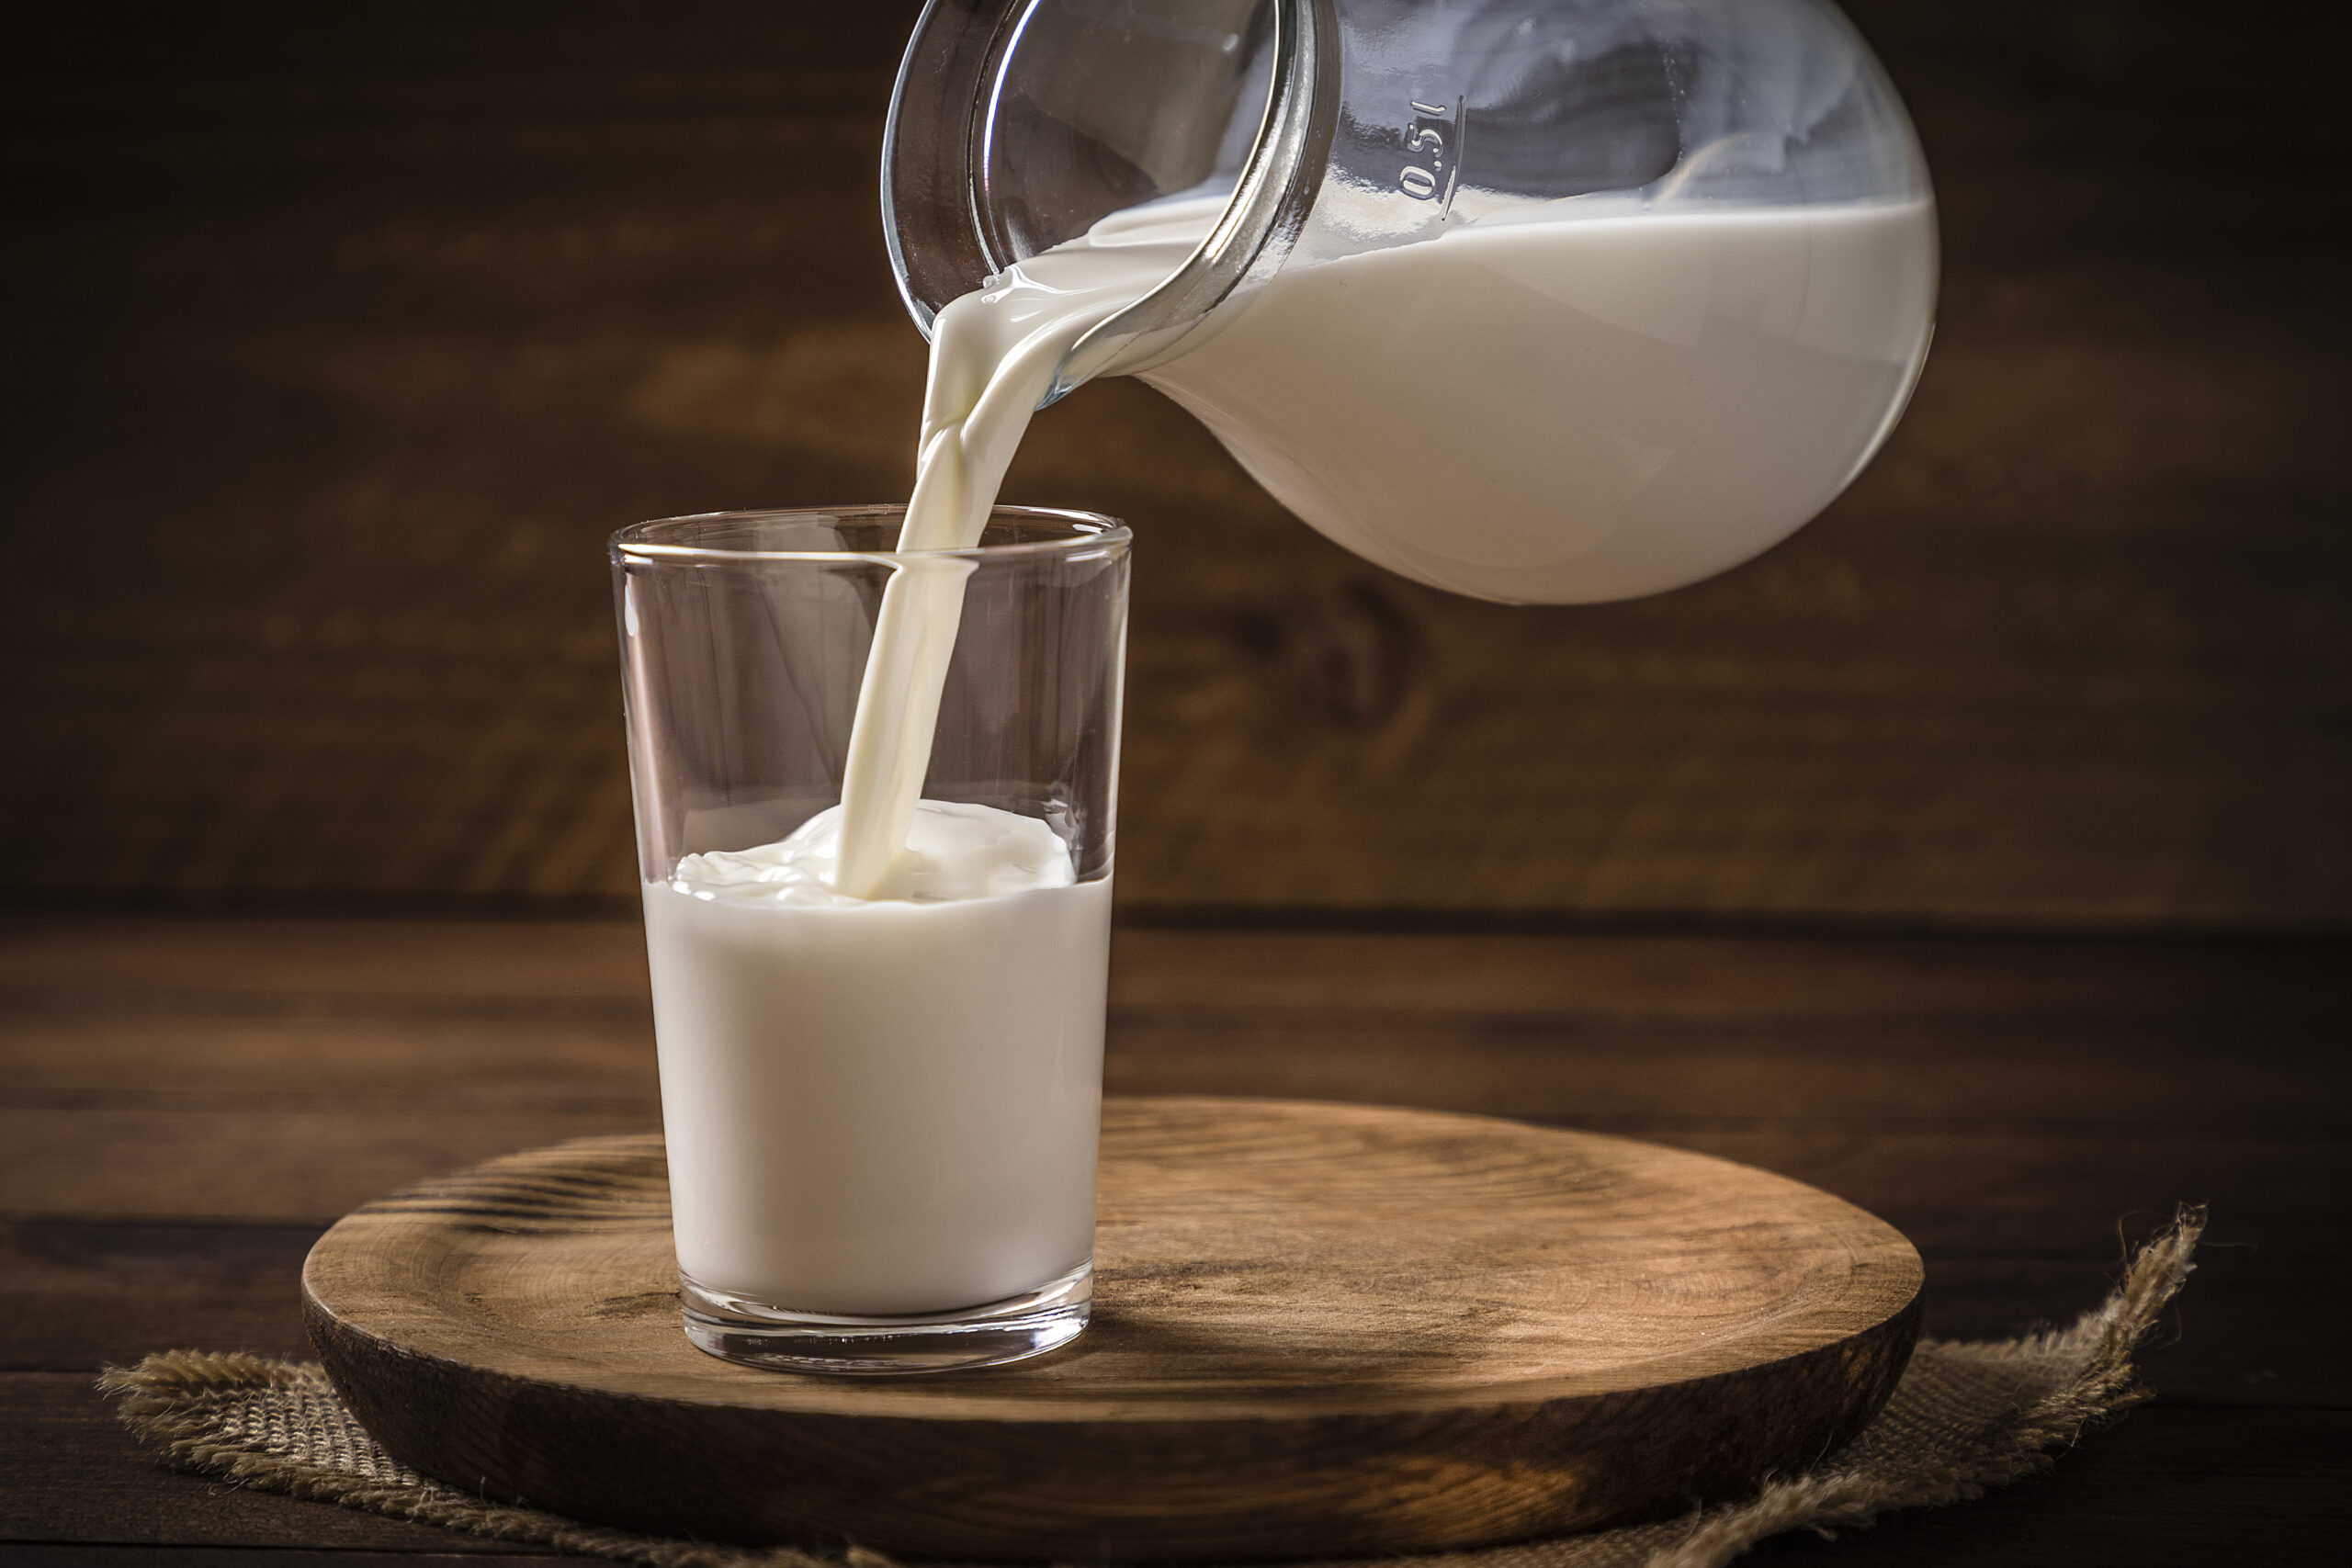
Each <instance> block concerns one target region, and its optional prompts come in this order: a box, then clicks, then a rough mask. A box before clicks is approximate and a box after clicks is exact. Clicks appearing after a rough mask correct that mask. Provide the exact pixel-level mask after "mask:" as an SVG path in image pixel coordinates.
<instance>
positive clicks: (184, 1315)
mask: <svg viewBox="0 0 2352 1568" xmlns="http://www.w3.org/2000/svg"><path fill="white" fill-rule="evenodd" d="M321 1230H322V1227H321V1226H318V1225H305V1224H293V1225H267V1224H262V1225H239V1224H195V1225H190V1224H153V1223H150V1224H82V1223H77V1222H74V1221H53V1220H52V1221H29V1222H26V1221H19V1222H11V1223H4V1224H0V1371H56V1372H63V1371H79V1372H88V1373H95V1372H96V1371H97V1369H98V1368H100V1367H102V1366H106V1365H108V1364H128V1363H129V1362H131V1361H135V1360H137V1359H140V1358H141V1357H142V1356H145V1355H148V1354H150V1353H151V1352H153V1351H157V1350H168V1349H174V1348H187V1349H203V1350H245V1351H250V1352H252V1353H253V1354H254V1355H258V1356H277V1357H290V1358H295V1359H308V1357H309V1356H310V1354H311V1349H310V1342H309V1340H308V1339H307V1338H306V1337H304V1335H303V1332H302V1323H301V1271H302V1258H303V1257H304V1256H305V1255H306V1254H307V1253H308V1252H309V1251H310V1249H311V1243H313V1242H315V1241H316V1240H317V1239H318V1238H319V1235H320V1232H321Z"/></svg>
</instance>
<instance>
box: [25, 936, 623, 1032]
mask: <svg viewBox="0 0 2352 1568" xmlns="http://www.w3.org/2000/svg"><path fill="white" fill-rule="evenodd" d="M0 992H13V993H16V994H17V997H18V1003H17V1005H18V1006H19V1007H32V1006H40V1007H42V1008H45V1009H52V1010H54V1009H68V1008H74V1007H80V1008H95V1009H96V1010H106V1008H107V1006H109V1005H112V1006H115V1007H124V1006H130V1005H133V1004H132V1002H131V998H134V997H137V996H141V995H143V994H147V993H155V992H161V993H164V994H165V996H166V997H167V998H173V999H178V1000H185V1002H186V1003H187V1004H188V1005H190V1006H191V1007H194V1006H196V1005H197V998H203V997H206V996H208V995H216V1000H215V1004H214V1005H216V1006H217V1005H234V1003H235V1001H236V1000H237V999H238V998H239V997H240V995H241V994H243V996H246V997H252V996H254V995H255V994H258V993H277V994H283V995H284V996H286V997H288V998H290V999H291V1002H292V1003H293V1004H294V1005H298V1006H299V1004H300V1001H301V1000H302V999H304V998H314V997H322V996H329V995H334V996H356V997H366V998H434V999H435V1000H436V1001H439V1002H442V1003H445V1004H447V1003H451V1002H459V1001H462V1000H464V999H466V998H548V1000H549V1001H550V1002H554V1001H558V1000H560V1001H562V1002H564V1003H567V1004H570V1005H571V1006H573V1007H575V1008H577V1007H579V1006H580V1005H581V1004H582V1003H584V1002H595V1001H610V1002H616V1003H620V1004H624V1006H623V1008H622V1009H621V1010H624V1011H625V1010H627V1006H626V1004H631V1003H638V1004H641V1003H642V1002H643V1001H644V998H645V996H646V978H645V933H644V928H643V926H642V925H640V924H639V922H638V921H637V920H635V919H573V920H465V919H405V920H387V919H351V920H319V919H307V920H298V919H125V918H118V917H107V918H99V919H90V918H87V917H85V918H80V919H73V918H58V917H51V918H46V919H42V918H35V917H29V916H24V915H17V916H15V917H13V918H10V919H6V920H0ZM60 993H62V996H61V995H60ZM218 993H229V997H228V998H217V994H218ZM247 1005H248V1006H251V1005H254V1004H253V1003H252V1002H250V1001H249V1002H248V1003H247Z"/></svg>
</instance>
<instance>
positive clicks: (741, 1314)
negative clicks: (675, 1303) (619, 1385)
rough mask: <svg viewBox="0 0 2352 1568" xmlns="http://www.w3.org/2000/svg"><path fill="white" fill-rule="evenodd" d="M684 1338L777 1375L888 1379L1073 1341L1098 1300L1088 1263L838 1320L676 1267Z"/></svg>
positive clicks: (995, 1362)
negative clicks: (1050, 1276)
mask: <svg viewBox="0 0 2352 1568" xmlns="http://www.w3.org/2000/svg"><path fill="white" fill-rule="evenodd" d="M678 1296H679V1299H680V1300H681V1301H683V1302H684V1303H685V1309H686V1337H687V1338H688V1339H691V1340H693V1341H694V1343H695V1348H696V1349H698V1350H702V1351H705V1352H707V1353H708V1354H710V1355H713V1356H717V1357H718V1358H719V1359H721V1360H725V1361H740V1362H741V1363H742V1364H743V1365H744V1366H747V1367H764V1368H767V1369H768V1370H769V1371H780V1372H831V1373H835V1374H840V1375H844V1376H849V1377H893V1376H902V1375H904V1374H907V1373H910V1372H950V1371H960V1370H961V1369H963V1368H966V1367H994V1366H1001V1365H1002V1364H1003V1363H1004V1362H1006V1361H1019V1360H1023V1359H1027V1358H1028V1357H1031V1356H1042V1355H1044V1354H1045V1353H1046V1351H1048V1350H1051V1349H1054V1348H1057V1346H1062V1345H1067V1344H1069V1342H1070V1341H1071V1340H1073V1339H1075V1338H1077V1337H1079V1334H1080V1331H1082V1330H1083V1329H1084V1328H1085V1327H1086V1319H1087V1314H1089V1313H1090V1312H1091V1310H1092V1307H1093V1300H1094V1264H1093V1261H1092V1260H1091V1259H1089V1260H1088V1261H1086V1262H1084V1263H1081V1264H1080V1265H1079V1266H1078V1267H1077V1268H1075V1269H1071V1270H1070V1271H1069V1273H1067V1274H1065V1275H1063V1276H1062V1277H1061V1278H1060V1279H1058V1280H1051V1281H1049V1282H1047V1283H1046V1284H1045V1285H1042V1286H1040V1287H1039V1288H1037V1289H1036V1290H1034V1291H1031V1292H1027V1293H1026V1294H1023V1295H1018V1296H1010V1297H1007V1298H1006V1299H1005V1300H1003V1301H1001V1302H990V1303H988V1304H987V1305H986V1306H977V1307H967V1308H965V1309H963V1310H962V1311H960V1312H950V1313H929V1314H916V1315H910V1316H907V1317H839V1316H830V1315H825V1314H817V1313H806V1312H787V1311H786V1310H785V1309H784V1308H782V1307H775V1306H769V1305H766V1304H765V1303H760V1302H753V1301H746V1300H744V1299H743V1298H742V1297H741V1296H732V1295H729V1294H727V1293H726V1292H723V1291H713V1290H710V1289H708V1288H707V1287H705V1286H703V1285H700V1284H697V1283H696V1282H695V1280H692V1279H691V1278H689V1277H687V1276H685V1275H684V1274H681V1275H680V1276H679V1278H678Z"/></svg>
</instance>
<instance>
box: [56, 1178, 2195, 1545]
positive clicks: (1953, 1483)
mask: <svg viewBox="0 0 2352 1568" xmlns="http://www.w3.org/2000/svg"><path fill="white" fill-rule="evenodd" d="M2203 1228H2204V1215H2203V1213H2202V1212H2201V1211H2198V1210H2190V1209H2184V1210H2182V1211H2181V1213H2180V1214H2179V1216H2178V1218H2177V1220H2176V1221H2175V1223H2174V1224H2173V1225H2172V1227H2171V1228H2170V1229H2168V1230H2166V1231H2165V1232H2164V1233H2163V1234H2162V1235H2158V1236H2157V1237H2156V1238H2155V1239H2154V1240H2153V1241H2151V1242H2150V1243H2148V1245H2147V1246H2146V1247H2143V1248H2142V1249H2141V1250H2140V1251H2139V1253H2138V1254H2137V1255H2136V1256H2135V1257H2133V1258H2131V1262H2130V1263H2129V1265H2128V1266H2127V1267H2126V1269H2125V1270H2124V1277H2123V1280H2122V1281H2121V1283H2120V1284H2119V1285H2118V1286H2117V1287H2116V1289H2115V1292H2114V1293H2113V1294H2112V1295H2110V1296H2109V1298H2108V1299H2107V1302H2106V1303H2105V1304H2103V1305H2101V1306H2100V1307H2098V1309H2097V1310H2095V1311H2092V1312H2089V1313H2086V1314H2084V1315H2083V1317H2082V1318H2081V1319H2080V1320H2079V1321H2078V1322H2076V1323H2075V1325H2073V1326H2072V1327H2069V1328H2065V1329H2058V1330H2049V1331H2044V1332H2040V1333H2033V1334H2028V1335H2024V1336H2022V1337H2018V1338H2016V1339H2004V1340H2000V1341H1997V1342H1995V1343H1989V1344H1959V1343H1951V1342H1941V1341H1937V1340H1922V1341H1921V1342H1920V1344H1919V1348H1918V1350H1917V1353H1916V1354H1915V1355H1914V1356H1913V1357H1912V1359H1911V1364H1910V1366H1909V1368H1908V1369H1907V1370H1906V1371H1905V1372H1904V1374H1903V1381H1902V1382H1901V1383H1900V1384H1899V1385H1898V1386H1897V1387H1896V1389H1895V1392H1894V1398H1893V1399H1892V1400H1890V1401H1889V1402H1888V1404H1887V1406H1886V1408H1885V1410H1884V1411H1883V1412H1882V1413H1881V1414H1880V1416H1879V1417H1878V1419H1877V1420H1875V1421H1873V1422H1872V1423H1871V1425H1870V1427H1869V1428H1868V1429H1866V1430H1865V1431H1864V1432H1863V1433H1862V1435H1861V1436H1860V1438H1856V1439H1855V1440H1854V1442H1853V1443H1852V1444H1851V1445H1850V1446H1849V1447H1848V1448H1846V1449H1845V1450H1842V1451H1841V1452H1839V1453H1838V1454H1837V1455H1835V1456H1834V1457H1832V1458H1831V1459H1829V1460H1827V1461H1825V1462H1824V1463H1822V1464H1820V1465H1818V1466H1816V1467H1815V1468H1814V1469H1813V1470H1811V1471H1808V1472H1805V1473H1804V1474H1803V1475H1796V1476H1791V1477H1787V1478H1785V1479H1778V1478H1776V1479H1771V1480H1768V1481H1766V1482H1765V1483H1764V1484H1763V1485H1762V1486H1761V1487H1759V1488H1758V1491H1757V1492H1756V1494H1755V1495H1753V1496H1751V1497H1749V1498H1747V1500H1745V1501H1743V1502H1739V1503H1734V1504H1729V1505H1726V1506H1721V1507H1716V1508H1709V1509H1702V1510H1700V1511H1697V1512H1693V1513H1690V1514H1686V1515H1684V1516H1682V1517H1679V1518H1675V1519H1669V1520H1667V1521H1664V1522H1663V1523H1658V1524H1647V1525H1634V1526H1630V1527H1627V1528H1625V1529H1614V1530H1602V1531H1598V1532H1595V1533H1592V1534H1588V1535H1577V1536H1567V1537H1563V1538H1560V1539H1557V1540H1539V1541H1531V1542H1527V1543H1525V1544H1522V1545H1518V1546H1502V1547H1491V1548H1488V1549H1487V1550H1484V1551H1464V1552H1447V1553H1441V1554H1437V1555H1431V1556H1423V1557H1397V1558H1388V1559H1384V1560H1383V1562H1382V1568H1714V1565H1716V1564H1719V1563H1723V1562H1729V1561H1730V1560H1731V1559H1732V1558H1733V1557H1736V1556H1737V1555H1738V1554H1739V1553H1740V1552H1742V1551H1746V1550H1747V1548H1748V1547H1750V1546H1752V1545H1754V1544H1755V1543H1756V1542H1757V1541H1758V1540H1762V1539H1763V1538H1764V1537H1766V1536H1768V1535H1774V1534H1778V1533H1779V1532H1781V1531H1782V1530H1789V1529H1813V1530H1815V1531H1817V1532H1819V1533H1820V1534H1822V1535H1825V1536H1827V1535H1834V1534H1835V1533H1836V1532H1837V1531H1838V1530H1840V1529H1857V1528H1860V1526H1863V1525H1867V1524H1869V1523H1870V1522H1871V1519H1872V1518H1874V1517H1877V1516H1878V1515H1879V1514H1880V1513H1882V1512H1884V1511H1885V1510H1887V1509H1890V1508H1927V1507H1936V1506H1941V1505H1944V1504H1948V1503H1960V1502H1966V1501H1969V1500H1970V1499H1973V1498H1976V1497H1980V1496H1982V1495H1984V1494H1985V1491H1986V1489H1987V1488H1990V1487H1995V1486H2001V1485H2005V1484H2007V1483H2009V1482H2012V1481H2015V1480H2017V1479H2018V1477H2020V1476H2023V1475H2028V1474H2030V1473H2032V1472H2035V1471H2038V1470H2041V1469H2044V1468H2046V1467H2047V1466H2048V1465H2049V1464H2050V1463H2051V1461H2052V1450H2056V1449H2059V1448H2063V1447H2064V1446H2066V1445H2069V1444H2071V1443H2073V1442H2074V1441H2075V1438H2077V1437H2078V1436H2080V1435H2081V1433H2082V1432H2083V1430H2084V1429H2085V1428H2086V1427H2089V1426H2092V1425H2094V1424H2096V1423H2098V1422H2099V1421H2101V1420H2104V1419H2107V1418H2109V1417H2112V1416H2115V1415H2117V1414H2118V1413H2120V1412H2121V1411H2123V1410H2127V1409H2129V1408H2131V1406H2132V1405H2135V1404H2143V1403H2144V1402H2145V1401H2147V1400H2148V1399H2150V1398H2153V1397H2154V1394H2153V1393H2152V1391H2150V1390H2149V1389H2148V1388H2147V1387H2146V1385H2145V1384H2144V1383H2143V1382H2141V1381H2140V1379H2139V1376H2138V1374H2137V1372H2136V1371H2134V1369H2133V1367H2132V1363H2131V1356H2132V1352H2133V1351H2134V1350H2135V1349H2136V1348H2138V1346H2139V1345H2140V1343H2141V1341H2142V1340H2143V1339H2144V1338H2146V1337H2147V1335H2148V1333H2149V1331H2150V1329H2151V1328H2153V1327H2154V1325H2155V1321H2156V1314H2158V1313H2159V1312H2161V1311H2162V1310H2163V1308H2164V1305H2165V1303H2166V1302H2168V1301H2170V1300H2171V1299H2172V1297H2173V1295H2174V1293H2175V1292H2177V1291H2178V1290H2179V1289H2180V1287H2181V1285H2182V1284H2183V1282H2185V1281H2186V1280H2187V1279H2188V1273H2189V1270H2190V1269H2191V1268H2192V1267H2194V1266H2193V1265H2192V1264H2191V1263H2190V1262H2189V1255H2190V1253H2191V1252H2192V1251H2193V1250H2194V1249H2195V1247H2196V1245H2197V1237H2198V1235H2199V1232H2200V1231H2202V1230H2203ZM99 1387H100V1388H101V1389H103V1390H104V1391H106V1392H107V1393H110V1394H113V1395H116V1396H118V1397H119V1398H120V1400H121V1414H122V1417H123V1419H124V1421H125V1422H126V1423H128V1424H129V1426H130V1428H131V1430H132V1431H134V1432H136V1433H138V1434H139V1435H140V1437H141V1438H146V1439H148V1440H150V1441H153V1442H156V1443H160V1444H162V1445H164V1453H165V1456H166V1462H168V1463H170V1464H171V1465H173V1466H174V1467H175V1468H177V1469H180V1470H187V1471H194V1472H198V1473H199V1474H203V1475H215V1476H220V1477H221V1478H223V1479H226V1480H229V1481H232V1482H234V1483H238V1484H240V1485H243V1486H247V1487H251V1488H253V1489H254V1490H256V1491H265V1492H283V1493H285V1494H287V1495H289V1496H295V1497H307V1498H312V1499H316V1500H318V1501H320V1502H329V1503H339V1504H341V1505H342V1506H345V1507H347V1508H361V1509H365V1510H367V1511H368V1512H370V1513H376V1514H384V1515H388V1516H390V1517H393V1518H399V1519H413V1520H418V1521H421V1522H424V1523H428V1524H436V1525H445V1526H447V1527H448V1528H449V1529H457V1530H464V1531H467V1532H469V1533H470V1534H473V1535H477V1536H487V1537H489V1538H491V1539H492V1540H505V1541H515V1542H518V1543H528V1544H531V1545H535V1546H543V1547H551V1548H553V1549H555V1550H556V1551H568V1552H574V1553H577V1554H580V1555H582V1556H590V1557H605V1558H610V1559H613V1560H614V1561H616V1562H639V1563H645V1564H649V1565H650V1568H755V1565H756V1568H840V1564H837V1563H833V1562H829V1561H828V1560H827V1559H824V1558H820V1557H817V1556H814V1555H811V1554H810V1553H808V1552H805V1551H794V1550H791V1549H788V1548H786V1549H776V1550H768V1551H757V1550H751V1549H747V1548H741V1547H729V1546H715V1545H709V1544H706V1543H701V1542H695V1541H684V1540H659V1539H656V1538H653V1537H650V1536H641V1535H630V1534H627V1533H624V1532H622V1531H618V1530H610V1529H600V1528H597V1527H595V1526H591V1525H582V1524H578V1523H575V1522H573V1521H572V1520H570V1519H565V1518H560V1517H557V1516H556V1515H553V1514H543V1513H539V1512H537V1511H535V1510H533V1509H528V1508H513V1507H502V1506H498V1505H496V1504H493V1503H490V1502H486V1501H484V1500H483V1499H482V1498H480V1497H477V1496H474V1495H471V1494H469V1493H466V1492H460V1491H458V1490H457V1489H456V1488H454V1487H449V1486H445V1485H443V1484H441V1483H438V1482H435V1481H428V1480H426V1479H425V1478H424V1477H423V1476H421V1475H419V1474H417V1473H416V1472H414V1471H413V1470H410V1469H409V1468H408V1467H407V1466H405V1465H403V1464H401V1462H400V1461H397V1460H395V1459H393V1458H392V1457H391V1456H390V1454H388V1453H386V1452H385V1451H384V1450H382V1449H380V1448H379V1447H377V1446H376V1441H375V1439H374V1438H370V1437H369V1436H368V1433H367V1431H366V1430H365V1429H364V1428H363V1427H361V1426H360V1425H359V1423H358V1422H357V1421H356V1420H354V1419H353V1418H352V1416H351V1413H350V1412H349V1411H348V1410H346V1409H345V1408H344V1405H343V1402H342V1401H341V1400H340V1399H338V1398H336V1397H335V1393H334V1388H333V1387H332V1386H331V1385H330V1384H329V1383H328V1382H327V1380H326V1377H325V1375H324V1374H323V1373H322V1371H320V1370H319V1368H318V1367H316V1366H315V1365H311V1364H309V1363H297V1362H291V1361H275V1360H267V1359H263V1358H261V1357H258V1356H241V1355H215V1354H209V1353H206V1352H202V1351H193V1350H168V1351H164V1352H163V1353H161V1354H159V1355H153V1356H150V1357H148V1358H147V1359H145V1360H143V1361H141V1362H140V1363H139V1364H138V1365H137V1366H135V1367H128V1368H122V1367H117V1368H110V1369H108V1371H107V1374H106V1376H105V1377H104V1378H103V1379H101V1380H100V1382H99ZM847 1562H848V1568H888V1559H886V1558H883V1557H882V1556H880V1555H879V1554H878V1553H875V1552H870V1551H859V1550H855V1549H853V1550H852V1551H850V1552H849V1553H848V1559H847ZM1316 1568H1324V1565H1316ZM1329 1568H1341V1565H1340V1564H1332V1565H1329Z"/></svg>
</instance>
